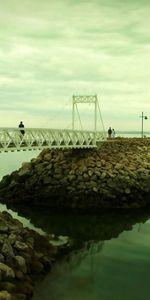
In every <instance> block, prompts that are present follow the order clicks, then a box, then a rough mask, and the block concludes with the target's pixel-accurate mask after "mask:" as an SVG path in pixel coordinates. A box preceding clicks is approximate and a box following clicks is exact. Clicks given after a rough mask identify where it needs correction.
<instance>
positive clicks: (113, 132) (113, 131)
mask: <svg viewBox="0 0 150 300" xmlns="http://www.w3.org/2000/svg"><path fill="white" fill-rule="evenodd" d="M112 138H113V139H114V138H115V130H114V129H112Z"/></svg>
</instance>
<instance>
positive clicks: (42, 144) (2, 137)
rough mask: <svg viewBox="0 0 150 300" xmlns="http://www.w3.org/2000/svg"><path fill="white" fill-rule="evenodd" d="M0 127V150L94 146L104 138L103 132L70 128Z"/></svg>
mask: <svg viewBox="0 0 150 300" xmlns="http://www.w3.org/2000/svg"><path fill="white" fill-rule="evenodd" d="M23 130H24V134H22V133H21V129H19V128H0V152H8V151H15V150H16V151H21V150H23V151H26V150H42V149H44V148H50V149H69V148H73V149H75V148H81V149H84V148H94V147H97V145H98V143H99V142H102V141H105V140H106V135H105V133H104V132H100V131H99V132H98V131H84V130H71V129H44V128H23Z"/></svg>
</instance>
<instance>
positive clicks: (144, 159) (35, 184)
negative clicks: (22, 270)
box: [0, 138, 150, 211]
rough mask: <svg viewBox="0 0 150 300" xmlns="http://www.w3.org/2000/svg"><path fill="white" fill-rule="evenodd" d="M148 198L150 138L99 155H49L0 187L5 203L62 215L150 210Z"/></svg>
mask: <svg viewBox="0 0 150 300" xmlns="http://www.w3.org/2000/svg"><path fill="white" fill-rule="evenodd" d="M149 196H150V139H149V138H143V139H142V138H138V139H137V138H130V139H125V138H122V139H121V138H120V139H119V138H118V139H114V140H110V141H109V142H104V143H102V144H100V145H99V147H98V148H95V149H70V150H50V149H45V150H43V151H42V152H41V153H40V155H39V156H38V157H37V158H36V159H32V160H31V162H29V163H23V164H22V167H21V168H20V169H19V170H17V171H15V172H13V173H12V174H11V175H8V176H5V177H3V179H2V181H1V182H0V201H1V202H5V203H15V202H16V203H30V205H31V204H33V205H44V206H49V207H53V208H59V209H62V208H65V209H77V210H78V209H80V210H90V211H91V210H97V209H101V208H132V207H145V206H147V205H149V204H150V197H149Z"/></svg>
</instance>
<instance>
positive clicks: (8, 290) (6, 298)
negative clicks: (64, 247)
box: [0, 211, 56, 300]
mask: <svg viewBox="0 0 150 300" xmlns="http://www.w3.org/2000/svg"><path fill="white" fill-rule="evenodd" d="M55 255H56V248H55V247H54V246H52V245H51V244H50V243H49V241H48V239H47V238H46V237H45V236H41V235H39V234H38V233H37V232H35V231H33V230H30V229H28V228H24V227H23V225H22V223H21V222H19V221H18V220H16V219H13V218H12V216H11V215H10V214H9V213H7V212H5V211H4V212H2V213H0V299H1V300H26V299H28V300H29V299H31V297H32V295H33V288H34V285H35V282H36V281H37V280H39V278H42V277H43V275H44V274H45V273H46V272H47V271H48V270H49V269H50V267H51V264H52V261H53V258H54V257H55Z"/></svg>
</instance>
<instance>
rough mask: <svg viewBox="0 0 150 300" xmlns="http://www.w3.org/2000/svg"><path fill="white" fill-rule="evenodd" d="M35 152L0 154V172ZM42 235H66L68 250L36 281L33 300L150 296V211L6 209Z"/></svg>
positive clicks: (132, 299)
mask: <svg viewBox="0 0 150 300" xmlns="http://www.w3.org/2000/svg"><path fill="white" fill-rule="evenodd" d="M38 153H39V152H19V153H5V154H0V165H1V171H0V177H1V178H2V177H3V176H4V175H6V174H8V173H11V172H12V171H14V170H16V169H18V168H19V167H20V165H21V163H22V162H24V161H30V159H31V158H33V157H36V156H37V155H38ZM6 209H8V211H9V212H10V213H11V214H12V215H13V216H14V217H16V218H18V219H19V220H21V222H23V224H24V226H28V227H30V228H33V229H35V230H37V231H38V232H40V233H41V234H45V233H50V234H52V233H53V234H54V235H55V236H59V235H63V236H69V237H70V238H71V239H72V240H73V243H74V249H73V250H72V251H71V253H70V254H69V255H68V256H67V257H66V258H65V259H64V260H63V261H62V262H59V263H58V264H56V265H55V267H54V268H53V270H52V272H51V273H50V274H48V275H47V276H46V278H45V279H44V281H43V282H41V283H40V284H38V286H37V288H36V292H35V295H34V297H33V300H41V299H42V300H47V299H48V300H75V299H78V300H81V299H82V300H147V299H149V295H150V283H149V271H150V211H148V210H147V211H141V210H135V211H133V210H132V211H119V210H118V211H117V212H113V211H112V212H107V213H106V212H103V213H101V214H99V215H76V214H67V213H66V214H61V213H59V214H58V213H54V212H52V211H51V210H48V209H46V210H45V209H44V208H42V209H39V208H34V209H32V207H19V206H18V207H6V206H5V205H0V210H1V211H2V210H6Z"/></svg>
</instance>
